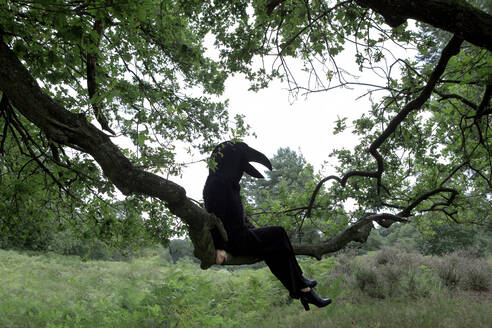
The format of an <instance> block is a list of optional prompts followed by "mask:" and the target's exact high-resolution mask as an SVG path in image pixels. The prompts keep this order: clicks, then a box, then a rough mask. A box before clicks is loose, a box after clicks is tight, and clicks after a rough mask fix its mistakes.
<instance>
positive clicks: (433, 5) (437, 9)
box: [267, 0, 492, 51]
mask: <svg viewBox="0 0 492 328" xmlns="http://www.w3.org/2000/svg"><path fill="white" fill-rule="evenodd" d="M284 1H285V0H272V1H270V2H269V4H268V5H267V14H268V15H270V14H271V13H272V12H273V10H275V8H276V7H277V6H280V5H281V4H282V3H283V2H284ZM355 2H356V3H357V4H359V5H360V6H362V7H364V8H370V9H372V10H374V11H375V12H377V13H378V14H380V15H382V16H383V17H384V19H385V20H386V23H387V24H388V25H389V26H391V27H397V26H399V25H401V24H403V23H404V22H405V21H406V20H407V19H415V20H417V21H419V22H423V23H427V24H430V25H432V26H435V27H438V28H440V29H443V30H445V31H448V32H451V33H453V34H455V35H457V36H460V37H461V38H463V39H465V40H466V41H468V42H470V43H473V44H475V45H477V46H479V47H482V48H485V49H488V50H489V51H492V16H491V15H489V14H487V13H486V12H484V11H482V10H480V9H478V8H475V7H473V6H471V5H470V4H468V3H466V2H465V1H454V0H426V1H415V0H356V1H355Z"/></svg>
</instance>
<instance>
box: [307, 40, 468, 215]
mask: <svg viewBox="0 0 492 328" xmlns="http://www.w3.org/2000/svg"><path fill="white" fill-rule="evenodd" d="M462 42H463V40H462V39H461V38H460V37H458V36H456V35H454V36H453V37H452V38H451V40H450V41H449V42H448V44H447V45H446V47H445V48H444V49H443V51H442V53H441V57H440V58H439V62H438V63H437V65H436V67H435V68H434V70H433V71H432V73H431V75H430V77H429V80H428V81H427V84H426V86H425V87H424V88H423V89H422V91H421V92H420V94H419V95H418V96H417V98H415V99H413V100H412V101H410V102H409V103H407V104H406V105H405V107H403V109H402V110H401V111H400V112H399V113H398V114H397V115H396V116H395V117H394V118H393V119H392V120H391V122H390V123H389V124H388V126H387V127H386V129H385V130H384V131H383V132H382V133H381V134H380V135H379V136H378V137H377V138H376V140H374V141H373V142H372V144H371V145H370V147H369V153H370V154H371V155H372V156H373V157H374V158H375V159H376V162H377V166H378V169H377V171H372V172H371V171H349V172H347V173H346V174H345V175H344V176H343V177H342V178H339V177H336V176H329V177H327V178H324V179H323V180H321V181H320V182H319V183H318V185H317V186H316V188H315V189H314V191H313V194H312V195H311V200H310V201H309V205H308V210H307V212H306V216H307V217H310V215H311V208H312V206H313V205H314V201H315V199H316V195H317V194H318V193H319V190H320V189H321V186H322V185H323V184H324V183H325V182H326V181H328V180H336V181H338V182H339V183H340V185H341V186H342V187H345V185H346V183H347V181H348V179H349V178H351V177H354V176H360V177H369V178H376V179H377V183H378V191H379V187H380V186H382V183H381V177H382V174H383V172H384V161H383V157H382V156H381V154H380V153H379V151H378V149H379V147H381V145H382V144H383V143H384V142H385V141H386V139H388V138H389V137H390V136H391V135H392V134H393V133H394V132H395V130H396V128H397V127H398V126H399V125H400V124H401V123H402V122H403V120H405V118H406V117H407V116H408V115H409V114H410V113H411V112H412V111H414V110H418V109H420V108H421V107H422V105H423V104H424V103H425V102H426V101H427V99H429V97H430V95H431V94H432V91H433V90H434V88H435V86H436V84H437V82H438V81H439V79H440V77H441V75H442V74H443V73H444V70H445V69H446V66H447V63H448V61H449V59H450V58H451V57H452V56H454V55H456V54H458V52H459V50H460V47H461V44H462Z"/></svg>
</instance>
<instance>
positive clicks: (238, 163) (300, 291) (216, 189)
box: [203, 141, 331, 311]
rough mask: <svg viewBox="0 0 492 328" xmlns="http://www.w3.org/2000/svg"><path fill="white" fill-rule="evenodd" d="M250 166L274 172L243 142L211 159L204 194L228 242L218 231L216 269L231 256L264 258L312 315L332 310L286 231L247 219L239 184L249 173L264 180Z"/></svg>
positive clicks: (217, 149)
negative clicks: (304, 271)
mask: <svg viewBox="0 0 492 328" xmlns="http://www.w3.org/2000/svg"><path fill="white" fill-rule="evenodd" d="M249 162H257V163H260V164H263V165H265V166H266V167H267V168H268V169H270V170H271V169H272V164H271V163H270V161H269V160H268V158H267V157H266V156H265V155H263V154H262V153H260V152H259V151H257V150H255V149H253V148H251V147H249V146H248V145H246V144H245V143H243V142H232V141H227V142H224V143H221V144H220V145H218V146H217V147H215V149H214V150H213V152H212V155H211V163H212V164H211V168H210V172H209V176H208V178H207V182H206V183H205V187H204V189H203V199H204V202H205V208H206V209H207V211H208V212H210V213H213V214H215V215H216V216H217V217H218V218H219V219H220V220H221V221H222V223H223V225H224V228H225V230H226V232H227V236H228V240H227V241H225V240H224V239H223V238H222V237H221V235H220V233H219V232H218V230H217V229H214V230H212V237H213V240H214V245H215V249H216V263H217V264H223V263H225V262H226V261H227V253H226V251H227V252H229V253H230V254H232V255H234V256H258V257H260V258H262V259H263V260H264V261H265V263H266V264H267V265H268V267H269V268H270V270H271V271H272V273H273V274H274V275H275V276H276V277H277V278H278V279H279V280H280V281H281V282H282V284H283V285H284V286H285V288H287V290H289V292H290V296H291V297H293V298H299V299H300V300H301V303H302V304H303V305H304V308H305V309H306V311H307V310H309V303H311V304H314V305H316V306H318V307H324V306H326V305H328V304H330V303H331V300H330V299H329V298H327V299H323V298H321V297H319V296H318V295H317V294H316V293H315V292H314V290H313V288H314V287H315V286H316V284H317V282H316V280H309V279H306V278H305V277H304V276H303V275H302V270H301V268H300V266H299V264H298V263H297V260H296V257H295V254H294V250H293V249H292V245H291V243H290V240H289V237H288V236H287V233H286V232H285V230H284V228H283V227H280V226H270V227H263V228H255V227H254V226H253V225H252V224H251V223H250V222H249V221H248V219H247V218H246V216H245V214H244V209H243V204H242V201H241V195H240V186H239V181H240V180H241V177H242V175H243V172H246V173H247V174H249V175H251V176H253V177H255V178H263V175H262V174H261V173H260V172H258V171H257V170H256V169H255V168H254V167H253V166H252V165H251V164H249Z"/></svg>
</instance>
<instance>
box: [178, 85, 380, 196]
mask: <svg viewBox="0 0 492 328" xmlns="http://www.w3.org/2000/svg"><path fill="white" fill-rule="evenodd" d="M248 85H249V84H248V82H247V81H245V79H243V78H241V77H234V78H231V79H229V80H228V81H227V85H226V92H225V97H227V98H228V99H229V112H230V116H231V117H234V115H235V114H237V113H239V114H243V115H245V120H246V122H247V123H248V124H249V125H250V126H251V131H252V132H255V134H256V138H255V137H248V138H246V139H245V140H244V141H245V142H246V143H247V144H248V145H249V146H251V147H253V148H255V149H257V150H259V151H261V152H263V153H264V154H265V155H267V157H269V158H271V157H272V156H273V155H274V154H275V153H276V152H277V150H278V148H280V147H290V148H291V149H293V150H295V151H298V152H301V153H302V154H303V155H304V157H305V158H306V160H307V161H308V162H309V163H311V164H312V165H314V167H315V170H316V171H317V170H319V169H320V168H321V165H322V164H323V162H324V161H325V160H327V159H328V155H329V154H330V153H331V151H332V150H333V149H335V148H340V147H341V146H345V147H353V146H355V144H356V142H357V139H356V138H355V137H353V136H351V135H350V133H349V132H347V133H344V134H338V135H333V133H332V132H333V127H334V126H335V124H334V122H335V121H336V120H337V116H340V117H349V122H351V121H352V120H353V119H355V118H358V117H359V116H360V114H361V113H362V112H364V111H367V110H369V109H370V103H369V100H368V99H367V98H363V99H359V100H356V98H357V97H358V96H359V95H360V94H362V93H363V91H364V89H358V90H347V89H336V90H331V91H329V92H323V93H317V94H311V95H309V96H308V98H307V99H304V97H299V99H297V100H296V101H294V102H293V103H292V99H289V93H288V91H287V90H285V85H283V84H282V83H281V82H275V83H273V84H271V86H270V87H269V88H267V89H264V90H261V91H259V92H257V93H255V92H252V91H248ZM282 87H284V88H282ZM350 130H351V129H348V131H350ZM197 158H199V157H197ZM182 159H183V162H185V161H187V160H186V157H183V158H182ZM188 159H189V158H188ZM258 168H259V169H260V170H263V168H262V167H261V166H259V167H258ZM327 173H330V172H327ZM207 175H208V169H207V167H206V163H204V162H198V163H195V164H191V165H190V166H189V167H188V168H187V169H185V170H184V172H183V177H182V178H171V180H173V181H175V182H177V183H178V184H180V185H182V186H183V187H184V188H185V189H186V191H187V194H188V196H189V197H191V198H194V199H196V200H200V199H201V198H202V189H203V185H204V183H205V180H206V178H207Z"/></svg>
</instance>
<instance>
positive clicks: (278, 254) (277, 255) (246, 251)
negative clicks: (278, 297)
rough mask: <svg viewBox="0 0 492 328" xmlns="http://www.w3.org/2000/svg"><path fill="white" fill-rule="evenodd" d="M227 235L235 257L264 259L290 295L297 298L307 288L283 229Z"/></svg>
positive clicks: (228, 243)
mask: <svg viewBox="0 0 492 328" xmlns="http://www.w3.org/2000/svg"><path fill="white" fill-rule="evenodd" d="M228 235H229V241H228V242H227V247H228V251H229V252H230V253H231V254H232V255H234V256H258V257H260V258H262V259H263V260H264V261H265V263H266V265H267V266H268V267H269V268H270V271H272V273H273V274H274V275H275V276H276V277H277V278H278V280H280V282H282V284H283V285H284V286H285V288H287V290H288V291H289V292H290V294H291V296H293V297H295V296H297V295H298V294H299V291H300V290H301V289H302V288H305V287H306V284H305V283H304V280H303V278H302V269H301V267H300V266H299V264H298V263H297V259H296V257H295V255H294V249H293V248H292V244H291V243H290V239H289V236H288V235H287V233H286V232H285V229H284V228H283V227H280V226H271V227H263V228H253V229H248V228H245V229H241V230H240V231H238V232H236V233H232V234H230V233H228Z"/></svg>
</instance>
